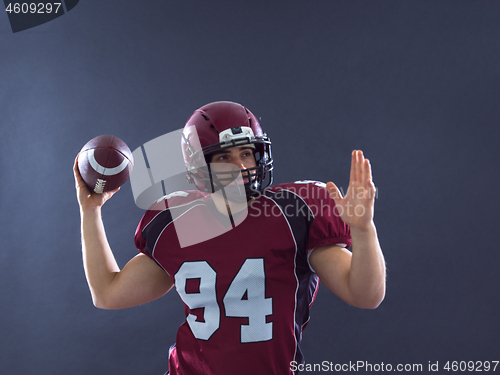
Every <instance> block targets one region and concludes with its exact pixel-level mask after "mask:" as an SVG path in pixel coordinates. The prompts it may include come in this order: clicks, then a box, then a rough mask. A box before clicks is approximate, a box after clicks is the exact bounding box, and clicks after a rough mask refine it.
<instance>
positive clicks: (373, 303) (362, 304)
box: [352, 288, 385, 310]
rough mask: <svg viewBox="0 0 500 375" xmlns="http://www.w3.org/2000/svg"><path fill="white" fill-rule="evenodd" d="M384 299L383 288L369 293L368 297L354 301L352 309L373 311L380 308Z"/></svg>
mask: <svg viewBox="0 0 500 375" xmlns="http://www.w3.org/2000/svg"><path fill="white" fill-rule="evenodd" d="M384 298H385V288H384V289H382V290H379V291H377V292H374V293H371V294H370V295H369V296H364V297H363V298H359V299H357V300H355V301H354V303H353V304H352V305H353V306H354V307H358V308H360V309H366V310H374V309H376V308H377V307H379V306H380V304H381V303H382V301H383V300H384Z"/></svg>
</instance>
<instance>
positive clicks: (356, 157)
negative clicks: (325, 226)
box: [326, 150, 376, 229]
mask: <svg viewBox="0 0 500 375" xmlns="http://www.w3.org/2000/svg"><path fill="white" fill-rule="evenodd" d="M326 187H327V189H328V192H329V193H330V196H331V197H332V198H333V200H334V201H335V205H336V206H337V211H338V214H339V216H340V218H341V219H342V220H343V221H344V223H346V224H348V225H349V226H350V227H352V228H358V229H365V228H368V227H369V225H370V224H371V223H372V221H373V206H374V201H375V191H376V189H375V185H374V184H373V181H372V171H371V166H370V161H369V160H368V159H365V157H364V156H363V151H361V150H354V151H353V152H352V159H351V176H350V181H349V188H348V189H347V192H346V195H345V196H344V197H343V196H342V194H341V192H340V191H339V189H338V188H337V186H336V185H335V184H334V183H333V182H328V183H327V184H326Z"/></svg>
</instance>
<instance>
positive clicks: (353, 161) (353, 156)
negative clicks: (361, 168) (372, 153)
mask: <svg viewBox="0 0 500 375" xmlns="http://www.w3.org/2000/svg"><path fill="white" fill-rule="evenodd" d="M356 151H357V150H354V151H353V152H352V153H351V174H350V176H349V178H350V180H349V181H350V183H354V181H356Z"/></svg>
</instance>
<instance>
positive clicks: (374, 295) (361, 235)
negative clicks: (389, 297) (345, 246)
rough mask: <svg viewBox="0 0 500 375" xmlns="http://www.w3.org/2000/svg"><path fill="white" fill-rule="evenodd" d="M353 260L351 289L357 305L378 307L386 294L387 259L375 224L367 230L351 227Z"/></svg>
mask: <svg viewBox="0 0 500 375" xmlns="http://www.w3.org/2000/svg"><path fill="white" fill-rule="evenodd" d="M351 238H352V261H351V269H350V273H349V289H350V291H351V295H352V297H353V298H354V300H355V301H356V305H357V306H359V307H364V308H375V307H377V306H378V305H379V304H380V303H381V302H382V300H383V299H384V296H385V260H384V256H383V254H382V249H381V248H380V244H379V241H378V237H377V231H376V228H375V224H373V223H372V225H370V226H369V228H367V229H365V230H358V229H357V228H351Z"/></svg>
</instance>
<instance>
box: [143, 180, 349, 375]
mask: <svg viewBox="0 0 500 375" xmlns="http://www.w3.org/2000/svg"><path fill="white" fill-rule="evenodd" d="M213 205H214V203H213V201H212V200H211V199H210V195H207V194H205V193H201V192H199V191H189V192H178V193H174V194H171V195H170V196H167V197H165V198H164V199H162V200H160V201H159V202H158V203H157V204H156V206H155V207H154V208H153V209H152V210H149V211H147V212H146V214H145V215H144V217H143V218H142V220H141V222H140V224H139V227H138V228H137V232H136V236H135V242H136V245H137V248H138V249H139V251H141V252H142V253H144V254H146V255H148V256H149V257H151V258H152V259H153V260H155V261H156V262H157V263H158V265H159V266H160V267H162V268H163V269H164V270H165V271H166V272H167V273H168V274H169V275H170V277H171V278H172V280H174V282H175V287H176V290H177V292H178V294H179V296H180V297H181V299H182V301H183V302H184V305H185V314H186V322H184V323H183V324H182V325H181V326H180V328H179V330H178V332H177V337H176V343H175V346H173V347H172V349H171V351H170V354H169V370H170V374H171V375H187V374H203V375H211V374H214V375H234V374H242V375H245V374H251V375H255V374H279V375H282V374H293V372H292V371H291V369H290V367H291V365H290V363H291V362H292V361H296V363H303V362H304V361H303V356H302V352H301V350H300V341H301V337H302V330H303V329H304V327H305V326H306V325H307V322H308V321H309V308H310V307H311V304H312V302H313V301H314V298H315V296H316V292H317V288H318V282H319V280H318V277H317V275H316V274H315V273H314V272H313V270H311V268H310V266H309V263H308V254H309V252H310V251H311V250H312V249H314V248H315V247H317V246H322V245H333V244H340V245H341V246H345V247H349V246H350V245H351V239H350V233H349V228H348V226H347V225H346V224H344V222H343V221H342V220H341V219H340V218H339V217H338V215H337V212H336V211H335V203H334V201H333V199H331V198H330V197H329V195H328V193H327V191H326V188H325V184H323V183H320V182H315V181H299V182H296V183H288V184H281V185H277V186H274V187H271V188H268V189H266V191H265V192H264V193H263V194H262V195H261V196H260V197H259V198H258V199H256V200H255V201H253V202H252V203H251V204H250V205H249V207H248V211H247V212H246V213H240V214H239V215H234V216H233V217H231V220H230V221H228V220H227V217H225V216H224V215H222V214H220V216H219V215H217V214H214V211H216V210H214V209H213V208H214V206H213ZM176 228H177V229H176ZM181 228H184V229H185V228H189V230H190V231H191V233H192V234H193V236H194V237H196V238H206V240H205V241H192V244H190V245H189V246H185V245H182V243H185V241H180V240H179V238H180V237H181V236H182V237H185V236H186V233H184V234H182V235H181V234H180V232H178V231H180V230H182V229H181ZM213 233H216V234H217V235H215V236H214V235H213ZM178 235H179V236H178Z"/></svg>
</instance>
